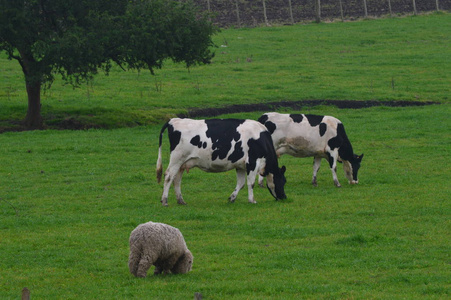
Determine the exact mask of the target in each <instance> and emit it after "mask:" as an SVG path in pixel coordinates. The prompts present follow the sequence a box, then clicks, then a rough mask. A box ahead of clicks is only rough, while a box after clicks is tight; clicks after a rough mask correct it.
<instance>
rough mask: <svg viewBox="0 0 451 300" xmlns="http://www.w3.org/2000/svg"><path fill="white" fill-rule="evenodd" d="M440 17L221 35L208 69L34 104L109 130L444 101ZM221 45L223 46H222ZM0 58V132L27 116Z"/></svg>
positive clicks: (114, 77) (125, 77)
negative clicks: (284, 104)
mask: <svg viewBox="0 0 451 300" xmlns="http://www.w3.org/2000/svg"><path fill="white" fill-rule="evenodd" d="M450 24H451V16H450V14H448V13H439V14H429V15H422V16H409V17H403V18H386V19H379V20H367V21H359V22H345V23H341V22H337V23H327V24H326V23H323V24H307V25H302V24H298V25H295V26H274V27H261V28H252V29H249V28H243V29H227V30H223V31H222V32H221V33H219V34H218V35H216V36H215V37H214V40H215V43H216V44H217V46H218V48H217V49H216V57H215V58H214V59H213V62H212V64H210V65H207V66H201V67H193V68H192V69H191V70H189V71H188V70H187V69H186V68H184V67H183V66H182V65H174V64H173V63H171V62H168V63H166V64H165V66H164V68H163V69H162V70H159V71H158V72H157V75H156V76H152V75H150V73H149V72H147V71H142V72H141V73H137V72H123V71H122V70H120V69H119V68H115V69H113V70H112V72H111V74H110V75H109V76H103V74H99V75H97V76H96V77H95V78H94V80H93V81H92V82H90V83H89V84H87V85H83V86H81V87H80V88H77V89H73V88H71V87H70V86H67V85H64V83H63V82H62V81H61V80H57V81H56V82H55V83H54V84H53V86H52V88H51V89H49V90H47V91H45V93H43V97H42V110H43V115H44V118H45V119H46V120H47V125H48V126H50V127H52V126H54V125H55V124H57V123H61V122H62V121H64V120H68V119H69V120H76V121H77V122H81V123H83V124H86V125H87V126H94V127H95V126H100V127H104V128H117V127H123V126H136V125H140V124H156V123H161V122H162V120H165V119H167V118H169V117H171V116H174V115H175V114H177V113H181V112H186V110H187V109H189V108H199V107H202V108H205V107H218V106H225V105H230V104H240V103H260V102H270V101H279V100H303V99H309V100H310V99H320V100H323V99H338V100H386V101H390V100H416V101H437V102H449V95H450V72H449V70H450V69H451V60H450V59H449V57H450V50H449V44H450V43H451V41H450V36H451V25H450ZM223 46H225V47H223ZM4 57H5V56H4V55H2V56H0V107H1V109H0V127H1V126H6V125H5V124H8V122H7V120H15V121H19V120H21V119H23V118H24V116H25V113H26V103H27V101H26V93H25V88H24V82H23V75H22V73H21V69H20V67H19V64H18V63H17V62H16V61H8V60H6V59H5V58H4Z"/></svg>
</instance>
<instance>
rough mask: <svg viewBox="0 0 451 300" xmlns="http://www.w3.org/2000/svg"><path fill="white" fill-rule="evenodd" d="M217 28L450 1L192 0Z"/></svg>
mask: <svg viewBox="0 0 451 300" xmlns="http://www.w3.org/2000/svg"><path fill="white" fill-rule="evenodd" d="M193 1H194V2H195V3H196V4H197V5H199V6H200V7H201V9H202V10H205V11H210V12H212V13H213V18H212V20H213V22H214V23H216V24H217V25H219V26H221V27H229V26H238V27H241V26H257V25H265V24H266V25H271V24H293V23H298V22H305V21H308V20H316V21H322V20H330V19H340V18H341V19H343V20H353V19H356V18H362V17H372V16H375V17H378V16H383V15H397V14H406V13H409V14H417V13H423V12H429V11H435V10H445V11H447V10H451V0H193Z"/></svg>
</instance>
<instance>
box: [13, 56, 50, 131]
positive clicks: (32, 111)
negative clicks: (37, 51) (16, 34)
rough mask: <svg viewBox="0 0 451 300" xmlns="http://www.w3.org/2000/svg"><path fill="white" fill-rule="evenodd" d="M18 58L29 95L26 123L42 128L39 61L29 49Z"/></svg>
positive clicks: (34, 127) (26, 125)
mask: <svg viewBox="0 0 451 300" xmlns="http://www.w3.org/2000/svg"><path fill="white" fill-rule="evenodd" d="M19 53H20V57H18V58H17V60H18V61H19V63H20V66H21V67H22V71H23V73H24V75H25V86H26V88H27V95H28V110H27V115H26V116H25V120H24V125H25V127H27V128H28V129H42V128H43V127H44V121H43V119H42V116H41V83H42V82H41V75H40V73H39V72H38V71H37V70H39V68H38V66H37V62H36V61H35V60H34V58H33V55H32V54H31V52H29V51H21V50H20V49H19Z"/></svg>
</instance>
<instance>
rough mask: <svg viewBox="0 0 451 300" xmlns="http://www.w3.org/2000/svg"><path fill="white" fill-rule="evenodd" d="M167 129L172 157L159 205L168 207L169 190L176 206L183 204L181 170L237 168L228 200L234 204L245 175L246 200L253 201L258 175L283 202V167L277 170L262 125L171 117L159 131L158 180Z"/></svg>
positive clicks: (245, 121)
mask: <svg viewBox="0 0 451 300" xmlns="http://www.w3.org/2000/svg"><path fill="white" fill-rule="evenodd" d="M166 128H167V129H168V136H169V144H170V148H171V155H170V161H169V166H168V168H167V169H166V172H165V178H164V190H163V196H162V197H161V203H162V204H163V205H164V206H167V205H168V193H169V188H170V186H171V184H172V182H174V190H175V194H176V197H177V202H178V203H179V204H186V203H185V202H184V201H183V198H182V193H181V189H180V185H181V182H182V175H183V171H184V170H186V171H187V172H188V171H189V169H191V168H194V167H198V168H199V169H201V170H203V171H206V172H225V171H229V170H232V169H236V175H237V184H236V187H235V190H234V191H233V193H232V194H231V195H230V197H229V200H230V201H231V202H234V201H235V199H236V197H237V195H238V192H239V191H240V190H241V189H242V188H243V187H244V184H245V182H246V174H247V185H248V199H249V202H251V203H256V202H255V200H254V193H253V187H254V183H255V179H256V176H257V174H259V175H262V176H266V177H267V187H268V189H269V191H270V192H271V194H272V195H273V196H274V197H275V198H276V200H277V199H285V198H286V196H285V192H284V185H285V176H284V173H285V167H282V168H280V169H279V166H278V163H277V155H276V151H275V149H274V146H273V143H272V139H271V134H270V133H269V131H268V130H267V129H266V127H265V126H263V125H262V124H261V123H259V122H257V121H252V120H238V119H224V120H219V119H215V120H192V119H179V118H174V119H171V120H169V121H168V122H167V123H166V124H165V125H164V126H163V128H162V129H161V132H160V144H159V150H158V161H157V179H158V182H160V181H161V177H162V173H163V165H162V157H161V144H162V136H163V133H164V131H165V130H166Z"/></svg>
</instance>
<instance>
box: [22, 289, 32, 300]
mask: <svg viewBox="0 0 451 300" xmlns="http://www.w3.org/2000/svg"><path fill="white" fill-rule="evenodd" d="M22 300H30V290H29V289H28V288H26V287H24V288H23V289H22Z"/></svg>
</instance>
